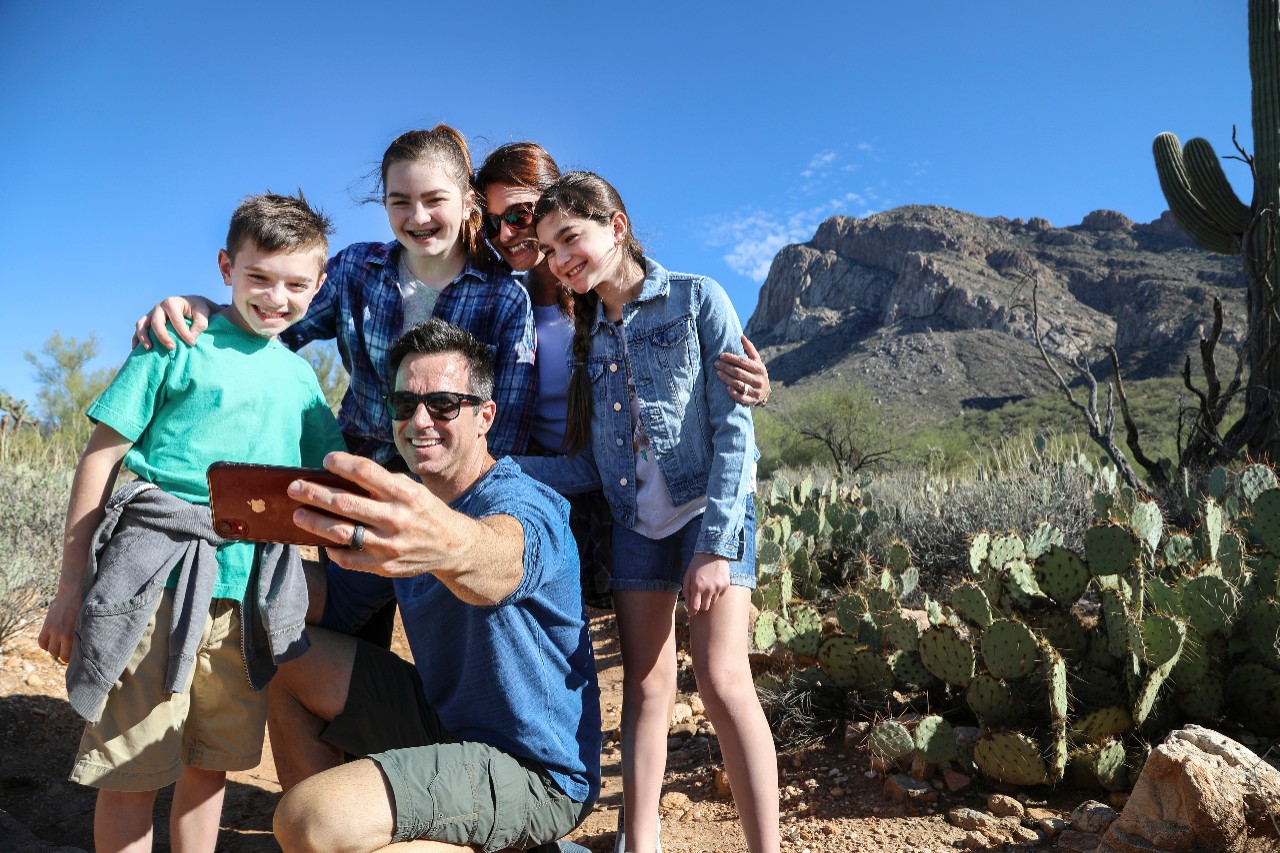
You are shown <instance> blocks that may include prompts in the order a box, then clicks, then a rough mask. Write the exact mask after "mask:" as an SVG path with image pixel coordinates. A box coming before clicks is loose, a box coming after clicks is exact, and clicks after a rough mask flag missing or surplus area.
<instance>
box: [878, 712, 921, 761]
mask: <svg viewBox="0 0 1280 853" xmlns="http://www.w3.org/2000/svg"><path fill="white" fill-rule="evenodd" d="M867 746H868V747H869V748H870V749H871V751H872V752H873V753H875V754H876V755H878V756H880V757H881V758H888V759H897V758H905V757H907V756H908V755H910V754H911V753H912V752H914V751H915V748H916V742H915V739H914V738H912V737H911V732H909V731H907V727H906V726H904V725H903V724H902V723H900V722H898V721H897V720H883V721H881V722H879V723H876V724H875V726H873V727H872V729H871V733H870V734H869V735H867Z"/></svg>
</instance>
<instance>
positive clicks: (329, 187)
mask: <svg viewBox="0 0 1280 853" xmlns="http://www.w3.org/2000/svg"><path fill="white" fill-rule="evenodd" d="M1245 7H1246V4H1245V2H1244V0H1230V2H1228V0H1128V1H1127V2H1117V0H1107V1H1106V2H1099V0H1076V2H1071V3H1028V2H1026V0H1021V2H1005V1H1004V0H989V1H988V2H984V0H975V2H971V3H965V4H958V3H945V4H944V3H941V2H936V0H935V2H927V0H915V2H904V3H896V4H890V3H884V2H863V0H856V2H855V1H854V0H848V2H825V3H817V2H798V3H787V4H778V3H760V2H751V0H747V2H738V3H733V4H727V3H724V4H721V3H696V2H689V0H684V2H679V3H672V2H667V0H650V2H647V3H644V4H616V3H598V2H591V3H588V2H576V0H565V2H555V3H546V4H526V5H523V6H512V5H510V4H489V5H486V4H476V3H468V4H448V5H445V4H439V3H419V4H412V5H410V4H403V3H399V4H383V3H380V2H377V0H368V2H364V3H360V4H351V3H346V2H342V3H339V2H329V0H309V2H305V3H303V2H296V0H291V1H290V2H270V0H265V2H264V0H259V2H255V3H246V2H241V0H223V2H218V3H216V4H215V3H201V4H188V3H172V2H166V3H160V2H130V0H122V2H119V3H111V4H103V3H88V2H82V0H69V2H63V3H57V4H53V3H41V2H35V0H6V1H5V2H0V123H2V126H3V128H4V130H3V133H0V178H2V183H0V187H2V188H3V190H2V194H0V281H2V282H3V292H4V294H5V296H6V300H7V301H8V303H9V310H7V311H3V312H0V389H3V390H5V391H7V392H9V393H12V394H15V395H17V396H20V397H27V398H29V399H32V400H34V397H35V387H34V383H33V380H32V376H31V374H32V369H31V368H30V366H29V365H28V364H27V363H26V362H25V361H24V360H23V352H24V351H33V352H34V351H38V350H39V348H40V346H41V345H42V343H43V342H44V340H45V339H46V338H48V337H49V336H50V335H51V334H52V333H53V332H55V331H58V332H60V333H61V334H62V335H63V336H64V337H75V338H78V339H83V338H86V337H88V335H90V334H91V333H96V334H97V336H98V338H99V341H100V343H101V353H102V355H101V357H100V358H99V360H98V362H97V364H96V366H106V365H113V364H115V363H118V362H119V361H121V360H123V358H124V357H125V356H126V355H127V344H128V338H129V334H130V330H131V328H132V324H133V321H134V319H136V317H137V316H138V315H139V314H140V313H141V312H142V311H143V309H144V308H146V307H149V306H150V305H151V304H152V303H153V302H154V301H155V300H156V299H157V298H159V297H160V296H163V295H167V294H171V293H186V292H197V293H204V294H209V295H212V296H215V297H220V296H221V295H222V291H223V290H224V288H223V287H222V284H221V281H220V279H219V278H218V275H217V271H216V267H215V256H216V253H217V250H218V249H219V248H220V247H221V245H222V240H223V237H224V236H225V230H226V221H227V217H228V216H229V215H230V212H231V210H232V209H233V208H234V207H235V204H236V203H237V201H238V200H239V199H240V198H241V197H242V196H244V195H247V194H250V193H254V192H261V191H264V190H266V189H272V190H276V191H290V190H292V189H293V188H295V187H302V188H303V189H304V190H305V191H306V193H307V195H308V197H309V198H311V199H312V200H313V201H316V202H318V203H319V204H320V205H321V206H322V207H323V208H324V209H325V210H326V211H327V212H328V213H330V214H331V215H332V216H333V217H334V219H335V222H336V224H337V227H338V233H337V235H336V237H335V238H334V243H333V245H334V247H335V248H337V247H340V246H343V245H346V244H347V243H350V242H355V241H359V240H385V239H390V237H389V231H388V229H387V225H386V219H385V215H384V214H383V211H382V209H381V208H380V207H378V206H376V205H361V204H358V203H357V201H356V198H357V197H359V196H360V195H361V194H362V193H363V192H364V191H365V190H367V188H368V185H367V184H366V183H362V182H361V180H360V179H361V178H362V176H364V175H366V174H367V173H368V172H369V171H370V169H372V168H373V167H374V166H375V164H376V163H377V162H378V160H379V158H380V157H381V154H382V151H383V149H384V148H385V147H386V145H387V143H388V142H389V141H390V140H391V139H392V138H394V137H395V135H396V134H398V133H400V132H402V131H404V130H408V129H411V128H415V127H429V126H432V125H434V124H436V123H438V122H441V121H444V122H448V123H450V124H453V125H454V126H456V127H458V128H459V129H461V130H462V131H463V132H464V133H465V134H466V135H467V136H468V138H469V139H470V140H471V141H472V147H473V153H474V155H475V158H476V163H477V165H478V164H479V161H480V159H481V158H482V157H483V156H484V154H485V153H486V152H487V151H488V150H489V149H490V148H492V147H493V146H495V145H498V144H501V143H504V142H509V141H513V140H519V139H533V140H536V141H538V142H541V143H542V144H543V145H545V146H546V147H547V149H548V150H549V151H550V152H551V153H552V154H553V155H554V156H555V157H556V158H557V160H558V161H559V162H560V165H561V167H562V168H588V169H592V170H594V171H597V172H599V173H600V174H602V175H604V176H605V177H606V178H608V179H609V180H610V181H611V182H612V183H613V184H614V185H615V186H616V187H617V188H618V189H619V191H620V193H621V194H622V197H623V199H624V200H625V201H626V203H627V205H628V207H629V208H630V211H631V215H632V220H633V222H634V224H635V226H636V229H637V233H638V234H639V235H640V236H641V237H642V238H643V239H644V240H645V242H646V244H647V246H648V248H649V249H650V251H651V253H652V254H653V255H654V256H655V257H656V258H658V260H660V261H661V262H663V263H664V264H665V265H666V266H668V267H669V268H672V269H679V270H683V271H687V272H696V273H704V274H708V275H711V276H713V277H715V278H716V279H718V280H719V281H720V282H721V283H723V284H724V285H725V286H726V288H727V289H728V291H729V294H730V296H731V297H732V299H733V301H734V304H735V305H736V306H737V309H738V312H739V314H741V315H742V319H743V321H744V322H745V321H746V319H747V318H748V317H749V316H750V314H751V311H752V310H753V309H754V307H755V303H756V299H757V294H758V292H759V287H760V284H761V283H762V282H763V279H764V276H765V274H766V272H767V270H768V265H769V261H770V260H771V259H772V257H773V254H774V252H776V251H777V249H778V248H780V247H781V246H783V245H785V244H787V243H793V242H803V241H804V240H807V239H808V238H809V237H811V236H812V233H813V231H814V229H815V228H816V226H817V224H818V223H819V222H821V221H822V219H824V218H825V217H827V216H830V215H833V214H845V215H853V216H866V215H868V214H870V213H873V212H876V211H879V210H884V209H887V208H890V207H894V206H897V205H901V204H941V205H946V206H949V207H954V208H958V209H961V210H966V211H970V212H973V213H977V214H980V215H983V216H997V215H1003V216H1008V217H1010V218H1012V217H1019V216H1020V217H1031V216H1043V217H1046V218H1048V219H1049V220H1050V221H1052V222H1053V223H1054V224H1055V225H1070V224H1075V223H1078V222H1079V221H1080V220H1081V219H1082V218H1083V217H1084V215H1085V214H1086V213H1088V212H1089V211H1091V210H1094V209H1097V208H1111V209H1115V210H1120V211H1122V212H1123V213H1125V214H1127V215H1128V216H1130V217H1132V218H1133V219H1136V220H1140V221H1149V220H1151V219H1154V218H1155V217H1157V216H1158V215H1159V214H1160V212H1161V211H1162V210H1163V209H1164V208H1165V204H1164V200H1163V197H1162V196H1161V194H1160V189H1159V184H1158V182H1157V179H1156V175H1155V170H1154V167H1153V166H1152V163H1151V153H1150V152H1151V140H1152V138H1153V137H1154V136H1155V135H1156V134H1157V133H1159V132H1161V131H1164V130H1170V131H1173V132H1174V133H1177V134H1178V135H1179V136H1180V137H1181V138H1182V139H1183V140H1184V141H1185V140H1186V139H1187V138H1190V137H1192V136H1204V137H1206V138H1208V139H1209V140H1210V141H1211V142H1212V143H1213V144H1214V146H1215V148H1216V149H1217V150H1218V152H1219V153H1220V154H1222V153H1229V152H1230V150H1231V128H1232V125H1233V124H1236V125H1238V126H1239V128H1240V138H1241V140H1242V141H1243V142H1244V144H1245V145H1246V147H1252V137H1251V131H1250V125H1249V110H1250V107H1249V89H1250V83H1249V69H1248V55H1247V47H1248V46H1247V22H1246V9H1245ZM1226 169H1227V174H1228V176H1229V177H1230V178H1231V179H1232V180H1233V182H1235V184H1236V186H1237V188H1238V189H1239V191H1240V193H1241V195H1242V196H1243V197H1244V198H1245V200H1246V201H1247V200H1248V197H1249V194H1250V192H1251V189H1250V185H1249V179H1248V175H1247V171H1246V169H1245V167H1244V166H1243V165H1241V164H1239V163H1234V162H1231V163H1228V164H1227V165H1226Z"/></svg>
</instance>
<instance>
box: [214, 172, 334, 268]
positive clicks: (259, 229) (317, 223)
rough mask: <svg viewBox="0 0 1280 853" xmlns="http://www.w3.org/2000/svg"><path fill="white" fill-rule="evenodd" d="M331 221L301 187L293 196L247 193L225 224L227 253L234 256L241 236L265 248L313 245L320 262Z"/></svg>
mask: <svg viewBox="0 0 1280 853" xmlns="http://www.w3.org/2000/svg"><path fill="white" fill-rule="evenodd" d="M332 233H333V222H332V221H330V219H329V217H328V216H325V215H324V213H323V212H321V211H320V210H319V209H318V208H314V207H312V206H311V204H310V203H309V202H308V201H307V199H306V196H304V195H303V194H302V190H298V194H297V195H296V196H291V195H276V194H275V193H271V192H266V193H263V194H262V195H251V196H248V197H247V198H245V200H244V201H242V202H240V206H239V207H237V208H236V210H235V213H233V214H231V225H230V227H228V228H227V254H228V255H230V256H231V259H232V260H235V256H236V252H237V251H238V250H239V249H240V247H241V246H242V245H244V241H245V240H252V241H253V242H254V244H255V245H256V246H257V247H258V248H260V249H263V250H264V251H268V252H284V251H289V252H297V251H303V250H306V249H311V248H315V249H317V250H319V252H320V266H321V268H323V267H324V262H325V259H326V258H328V256H329V235H330V234H332Z"/></svg>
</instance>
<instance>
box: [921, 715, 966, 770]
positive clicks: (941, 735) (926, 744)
mask: <svg viewBox="0 0 1280 853" xmlns="http://www.w3.org/2000/svg"><path fill="white" fill-rule="evenodd" d="M912 734H913V736H914V738H915V742H916V750H917V751H918V752H919V753H920V755H921V756H922V757H923V758H924V760H925V761H927V762H929V763H930V764H941V763H943V762H944V761H950V760H951V759H953V758H955V757H956V756H957V755H959V754H960V751H959V749H958V748H957V746H956V733H955V732H954V731H953V730H952V728H951V724H950V723H948V722H947V721H946V720H944V719H943V718H942V717H939V716H937V715H936V714H932V715H930V716H928V717H924V718H922V719H921V720H920V722H918V723H916V730H915V731H914V732H913V733H912Z"/></svg>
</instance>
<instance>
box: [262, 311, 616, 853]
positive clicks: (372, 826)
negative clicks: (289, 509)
mask: <svg viewBox="0 0 1280 853" xmlns="http://www.w3.org/2000/svg"><path fill="white" fill-rule="evenodd" d="M391 370H393V371H394V374H395V390H394V391H393V392H392V393H391V394H389V395H387V405H388V408H389V411H390V414H391V418H392V423H393V429H394V432H395V442H396V447H397V448H398V449H399V451H400V453H401V455H402V456H403V457H404V459H405V461H406V462H407V463H408V465H409V469H410V470H411V471H412V472H413V473H414V474H415V475H416V476H417V477H418V478H419V479H420V480H421V485H419V484H418V483H415V482H413V481H412V480H410V479H409V478H407V477H404V476H402V475H397V474H389V473H388V472H386V471H385V470H383V469H382V468H381V467H379V466H378V465H377V464H375V463H373V462H371V461H369V460H366V459H361V458H358V457H355V456H351V455H349V454H344V453H335V454H330V455H329V456H328V457H327V458H326V460H325V467H327V468H328V469H329V470H330V471H333V472H334V473H337V474H339V475H341V476H343V477H346V478H347V479H349V480H351V481H353V482H354V483H356V484H358V485H360V486H361V487H363V488H364V489H365V490H366V491H367V492H368V494H369V496H368V497H363V496H359V495H356V494H352V493H349V492H345V491H341V490H334V489H331V488H327V487H325V486H321V485H318V484H314V483H309V482H302V481H299V482H295V483H294V484H293V485H292V486H291V494H292V495H293V496H294V497H296V498H297V499H298V500H300V501H301V502H302V503H304V504H308V505H311V506H314V507H317V508H319V509H322V510H327V511H328V512H331V513H334V514H335V515H341V516H344V517H346V518H351V519H354V520H355V521H356V522H358V524H352V523H351V522H348V521H340V520H337V519H335V518H333V517H331V516H328V515H326V514H323V513H320V512H314V511H311V510H300V511H299V512H298V514H297V522H298V524H299V525H300V526H302V527H304V528H307V529H309V530H312V531H314V532H317V533H320V534H321V535H323V536H325V537H327V538H329V539H331V540H332V541H334V542H342V543H347V547H344V548H333V549H330V551H329V554H330V557H331V558H332V559H333V561H334V562H336V563H338V564H339V565H340V566H342V567H343V568H338V567H336V566H334V565H330V566H329V569H328V572H327V576H326V577H324V578H321V581H322V582H321V583H320V584H318V585H317V589H316V590H314V592H313V597H312V610H311V614H310V615H311V617H313V618H316V619H318V620H319V624H320V625H321V626H322V627H321V628H319V629H316V630H313V632H312V640H313V645H312V649H311V651H310V652H309V653H308V654H306V655H304V656H303V657H301V658H299V659H298V660H296V661H294V662H292V663H290V664H287V665H286V666H284V667H282V668H281V669H280V672H279V674H278V675H277V677H276V680H275V682H274V683H273V684H272V688H271V700H270V716H269V721H270V729H271V745H272V749H273V751H274V753H275V757H276V767H277V770H278V772H279V776H280V783H281V785H282V786H283V787H284V789H285V791H286V792H287V793H286V795H285V797H284V798H283V799H282V800H281V802H280V805H279V807H278V808H277V811H276V816H275V832H276V839H277V841H278V842H279V843H280V845H281V847H282V848H283V849H284V850H285V851H290V853H292V851H321V850H323V851H326V853H328V851H371V850H378V849H381V848H384V847H386V846H388V845H390V844H393V843H396V842H401V841H410V840H415V839H419V840H421V841H420V843H419V844H415V845H414V849H420V850H437V849H438V850H458V849H459V848H463V849H479V850H484V851H496V850H501V849H504V848H515V849H529V848H536V847H538V846H539V845H543V844H549V845H550V846H549V847H547V848H545V849H556V846H555V845H554V844H553V843H551V842H554V841H555V839H557V838H560V837H562V836H563V835H565V834H566V833H568V832H569V831H570V830H572V829H573V828H574V827H576V826H577V825H578V824H579V823H580V822H581V820H582V818H583V817H585V816H586V814H587V812H588V811H590V808H591V803H592V802H594V801H595V799H596V797H597V796H598V795H599V790H600V705H599V691H598V688H597V685H596V675H595V665H594V661H593V658H592V654H591V643H590V638H589V637H588V634H587V628H586V624H585V621H584V618H583V613H582V599H581V589H580V584H579V577H578V574H579V572H578V556H577V551H576V547H575V545H574V541H573V537H572V535H571V534H570V532H569V525H568V510H567V505H566V504H565V502H564V500H563V499H562V498H560V497H559V496H557V495H556V494H555V493H553V492H551V491H550V490H548V489H546V488H545V487H543V486H542V485H540V484H538V483H536V482H535V481H533V480H531V479H530V478H528V477H526V476H525V475H524V474H522V473H520V469H519V468H518V467H517V466H516V465H515V464H513V463H512V462H511V461H510V460H508V459H503V460H502V461H498V462H495V461H494V459H493V457H491V456H490V455H489V452H488V449H487V445H486V439H485V434H486V433H487V432H488V430H489V427H490V426H491V425H492V423H493V418H494V412H495V406H494V403H493V401H492V391H493V364H492V362H491V361H490V360H489V356H488V353H487V351H486V350H485V348H484V346H483V345H481V344H480V343H478V342H477V341H476V340H475V339H474V338H473V337H471V336H470V335H469V334H467V333H466V332H465V331H463V330H461V329H459V328H457V327H456V326H451V325H449V324H447V323H443V322H441V321H439V320H431V321H428V322H427V323H424V324H422V325H419V326H417V327H415V328H414V329H412V330H411V331H410V332H408V333H406V334H405V335H404V337H402V338H401V339H400V340H399V341H397V343H396V344H395V346H394V348H393V349H392V352H391ZM317 593H318V594H317ZM393 595H394V597H395V598H396V600H397V601H398V602H399V606H400V612H401V618H402V620H403V622H404V627H405V633H406V634H407V636H408V640H409V645H410V648H411V649H412V651H413V658H414V663H413V664H412V665H411V664H409V663H406V662H405V661H403V660H401V659H400V658H398V657H397V656H395V655H394V654H392V653H390V652H387V651H383V650H381V649H378V648H375V647H374V646H372V645H370V644H368V643H365V642H363V641H359V640H356V639H354V638H352V637H350V636H347V635H346V633H339V632H350V631H353V630H355V629H356V628H358V627H359V626H360V625H361V624H362V622H363V621H364V620H365V619H366V618H368V616H369V615H371V614H373V613H375V612H377V610H378V609H379V608H380V607H381V606H382V605H383V604H384V603H385V602H386V601H388V600H389V599H390V598H391V597H392V596H393ZM325 629H333V630H325ZM344 753H346V754H349V755H354V756H361V757H362V758H361V759H360V760H355V761H351V762H350V763H346V764H344V763H342V760H343V756H344ZM567 846H568V845H566V847H567ZM574 847H575V848H576V845H574ZM576 849H581V848H576Z"/></svg>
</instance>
